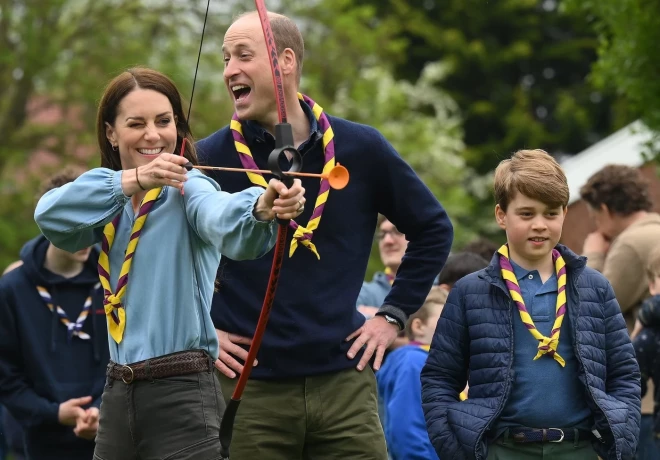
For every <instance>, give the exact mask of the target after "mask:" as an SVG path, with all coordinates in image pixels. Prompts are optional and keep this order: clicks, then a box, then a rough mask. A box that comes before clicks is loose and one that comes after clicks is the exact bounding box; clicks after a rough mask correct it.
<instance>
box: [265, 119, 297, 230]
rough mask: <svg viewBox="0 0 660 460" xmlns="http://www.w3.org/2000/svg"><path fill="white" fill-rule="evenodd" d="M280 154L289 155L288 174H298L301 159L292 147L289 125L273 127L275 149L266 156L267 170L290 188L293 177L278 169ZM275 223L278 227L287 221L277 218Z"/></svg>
mask: <svg viewBox="0 0 660 460" xmlns="http://www.w3.org/2000/svg"><path fill="white" fill-rule="evenodd" d="M282 153H289V154H290V155H291V166H290V167H289V170H288V171H289V172H298V171H300V170H301V169H302V157H301V155H300V152H299V151H298V150H297V149H296V148H295V147H294V146H293V129H292V128H291V125H290V124H289V123H278V124H277V125H275V149H273V151H272V152H271V153H270V155H269V156H268V169H269V170H270V171H271V172H272V173H273V175H274V176H275V177H277V178H278V179H279V180H280V181H281V182H282V183H283V184H284V185H286V186H287V187H291V186H292V185H293V177H292V176H290V175H288V174H284V172H283V171H282V169H281V168H280V155H282ZM277 222H278V223H279V224H280V225H288V224H289V221H288V220H284V219H279V218H278V219H277Z"/></svg>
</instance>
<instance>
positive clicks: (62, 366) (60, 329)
mask: <svg viewBox="0 0 660 460" xmlns="http://www.w3.org/2000/svg"><path fill="white" fill-rule="evenodd" d="M49 244H50V243H49V242H48V240H46V238H45V237H43V236H39V237H37V238H35V239H33V240H31V241H29V242H28V243H27V244H26V245H25V246H24V247H23V249H22V250H21V260H22V261H23V265H22V266H20V267H18V268H16V269H14V270H13V271H10V272H9V273H7V274H6V275H4V276H3V277H2V278H0V404H2V405H3V406H5V407H6V408H7V409H8V410H9V411H10V412H11V414H12V415H13V416H14V417H15V418H16V420H18V422H19V423H20V424H21V426H22V427H23V429H24V431H25V436H26V447H27V450H28V454H30V455H31V456H33V457H34V458H39V459H50V458H53V459H55V458H63V457H62V456H61V455H62V452H66V454H67V456H66V458H71V459H76V458H91V456H92V453H93V450H94V443H93V442H91V441H87V440H83V439H80V438H77V437H76V436H75V435H74V434H73V427H71V426H63V425H60V424H59V422H58V409H59V404H60V403H62V402H64V401H67V400H69V399H71V398H79V397H82V396H92V399H93V403H92V404H93V405H95V406H96V407H99V406H100V404H101V394H102V393H103V386H104V383H105V366H106V365H107V363H108V360H109V351H108V335H107V334H108V333H107V327H106V320H105V314H104V312H103V302H102V290H101V289H95V290H94V297H93V304H92V307H91V309H90V314H89V316H88V317H87V319H86V321H85V323H84V325H83V329H82V330H83V331H84V332H87V333H88V334H90V335H91V339H90V340H88V341H84V340H81V339H79V338H77V337H73V338H72V340H71V341H70V342H69V340H68V337H67V330H66V327H65V326H64V324H62V323H61V322H60V319H59V317H58V316H57V315H56V314H53V313H51V312H50V310H49V309H48V307H47V306H46V304H45V302H44V301H43V299H42V298H41V296H40V295H39V293H38V292H37V289H36V286H37V285H41V286H43V287H45V288H46V289H47V290H48V291H49V293H50V294H51V296H52V298H53V300H54V302H55V303H56V304H57V305H60V306H61V307H62V309H64V311H65V312H66V313H67V316H68V317H69V319H70V320H73V321H75V320H76V319H77V318H78V315H79V314H80V312H81V311H82V307H83V304H84V303H85V299H86V298H87V296H88V295H89V294H90V292H92V290H93V289H94V286H95V285H96V284H97V283H98V273H97V271H96V261H97V260H98V252H97V251H92V253H91V254H90V256H89V260H88V262H87V264H86V265H85V268H84V270H83V271H82V272H81V273H80V274H79V275H77V276H75V277H73V278H70V279H66V278H63V277H62V276H59V275H56V274H54V273H52V272H50V271H48V270H46V269H45V268H44V267H43V264H44V260H45V256H46V250H47V248H48V246H49ZM87 407H89V406H87Z"/></svg>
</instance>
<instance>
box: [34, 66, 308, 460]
mask: <svg viewBox="0 0 660 460" xmlns="http://www.w3.org/2000/svg"><path fill="white" fill-rule="evenodd" d="M97 136H98V144H99V148H100V149H101V167H99V168H95V169H92V170H90V171H88V172H86V173H84V174H82V175H81V176H80V177H79V178H78V179H76V180H75V181H73V182H71V183H69V184H66V185H63V186H62V187H59V188H57V189H54V190H52V191H50V192H49V193H47V194H45V195H44V196H43V197H42V198H41V200H40V201H39V203H38V205H37V209H36V211H35V220H36V222H37V224H38V225H39V227H40V229H41V231H42V232H43V234H44V235H45V236H46V237H47V238H48V239H49V240H50V241H51V242H52V243H53V244H54V245H55V246H57V247H60V248H62V249H65V250H67V251H75V250H77V249H80V248H83V247H88V246H91V245H93V244H97V243H100V244H101V255H100V257H99V276H100V280H101V284H102V285H103V289H104V292H105V313H106V316H107V321H108V331H109V342H110V357H111V361H110V363H109V365H108V371H107V375H108V378H107V383H106V386H105V389H104V393H103V399H102V404H101V412H100V419H99V421H98V423H99V427H98V434H97V438H96V450H95V454H94V458H95V459H100V460H112V459H122V460H130V459H134V458H168V459H184V458H186V459H187V458H195V459H198V460H205V459H212V458H213V459H214V458H219V449H220V443H219V441H218V432H219V425H220V418H221V414H222V409H223V398H222V396H221V395H220V394H219V390H220V386H219V382H218V380H217V375H216V372H217V371H215V369H214V365H213V364H214V361H215V360H216V358H217V357H218V340H217V336H216V334H215V330H214V327H213V323H212V322H211V318H210V313H209V312H210V308H211V297H212V295H213V287H214V279H215V275H216V272H217V268H218V265H219V262H220V257H221V255H224V256H227V257H229V258H231V259H234V260H243V259H255V258H259V257H261V256H263V255H264V254H266V253H267V252H268V251H270V250H271V248H272V247H273V245H274V242H275V236H276V223H275V217H279V218H282V219H292V218H295V217H298V216H299V215H300V213H301V212H302V210H303V208H304V206H303V205H304V202H305V199H304V197H303V194H304V189H303V188H302V186H301V185H300V181H299V180H296V181H295V182H294V185H293V186H292V187H291V188H290V189H287V187H286V186H285V185H284V184H283V183H282V182H280V181H278V180H276V179H272V180H271V181H270V182H269V183H268V187H267V188H266V190H265V191H264V189H263V188H261V187H251V188H249V189H247V190H245V191H243V192H240V193H234V194H230V193H227V192H224V191H222V190H221V189H220V186H219V185H218V184H217V183H216V182H215V181H213V180H212V179H210V178H209V177H207V176H205V175H204V174H202V173H201V172H199V171H198V170H196V169H193V170H191V171H187V170H186V168H184V165H185V164H186V163H187V162H190V163H192V164H193V165H196V164H197V155H196V153H195V148H194V143H193V138H192V134H191V132H190V129H189V127H188V124H187V122H186V119H185V116H184V113H183V108H182V104H181V97H180V94H179V92H178V90H177V89H176V87H175V85H174V83H173V82H172V81H171V80H170V79H169V78H167V77H166V76H164V75H163V74H161V73H159V72H156V71H154V70H150V69H146V68H133V69H130V70H128V71H126V72H123V73H122V74H120V75H119V76H117V77H116V78H114V79H113V80H112V81H111V82H110V83H109V85H108V86H107V88H106V90H105V92H104V94H103V97H102V99H101V102H100V106H99V109H98V117H97ZM184 139H185V146H184V152H183V155H181V156H180V155H178V154H177V153H178V152H179V151H180V149H181V146H182V144H183V142H184ZM84 423H95V421H93V420H88V421H85V422H84Z"/></svg>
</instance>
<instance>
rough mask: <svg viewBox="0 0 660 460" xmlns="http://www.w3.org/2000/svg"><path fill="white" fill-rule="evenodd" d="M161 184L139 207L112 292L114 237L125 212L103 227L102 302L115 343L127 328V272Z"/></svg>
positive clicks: (101, 261)
mask: <svg viewBox="0 0 660 460" xmlns="http://www.w3.org/2000/svg"><path fill="white" fill-rule="evenodd" d="M161 189H162V188H161V187H158V188H153V189H151V190H149V191H148V192H147V194H146V196H145V197H144V200H143V201H142V204H140V209H139V210H138V215H137V217H136V218H135V223H134V224H133V231H132V232H131V237H130V239H129V240H128V247H127V248H126V255H125V257H124V263H123V264H122V266H121V271H120V272H119V280H118V281H117V290H116V293H113V292H112V288H111V287H110V257H109V256H110V248H111V247H112V243H113V241H114V239H115V232H116V231H117V227H118V225H119V219H120V218H121V215H122V213H123V212H124V211H123V209H122V211H121V212H120V213H119V214H117V217H115V218H114V219H113V220H112V222H110V223H109V224H107V225H106V226H105V228H104V229H103V240H102V243H101V254H100V255H99V264H98V270H99V278H100V279H101V285H102V286H103V291H104V295H105V299H104V301H103V303H104V308H105V314H106V316H107V317H108V320H109V321H108V329H109V332H110V335H111V336H112V338H113V339H114V340H115V342H117V343H120V342H121V341H122V338H123V336H124V329H126V310H125V309H124V305H123V304H122V299H123V298H124V294H125V293H126V287H127V286H128V274H129V272H130V271H131V263H132V262H133V256H134V255H135V250H136V248H137V245H138V241H139V240H140V235H141V233H142V227H143V226H144V223H145V221H146V220H147V215H148V214H149V211H151V208H153V205H154V203H155V202H156V199H157V198H158V196H159V194H160V191H161Z"/></svg>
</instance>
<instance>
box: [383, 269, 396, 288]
mask: <svg viewBox="0 0 660 460" xmlns="http://www.w3.org/2000/svg"><path fill="white" fill-rule="evenodd" d="M385 277H386V278H387V281H388V282H389V283H390V286H391V285H392V284H393V283H394V277H395V274H394V273H392V269H391V268H390V267H385Z"/></svg>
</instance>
